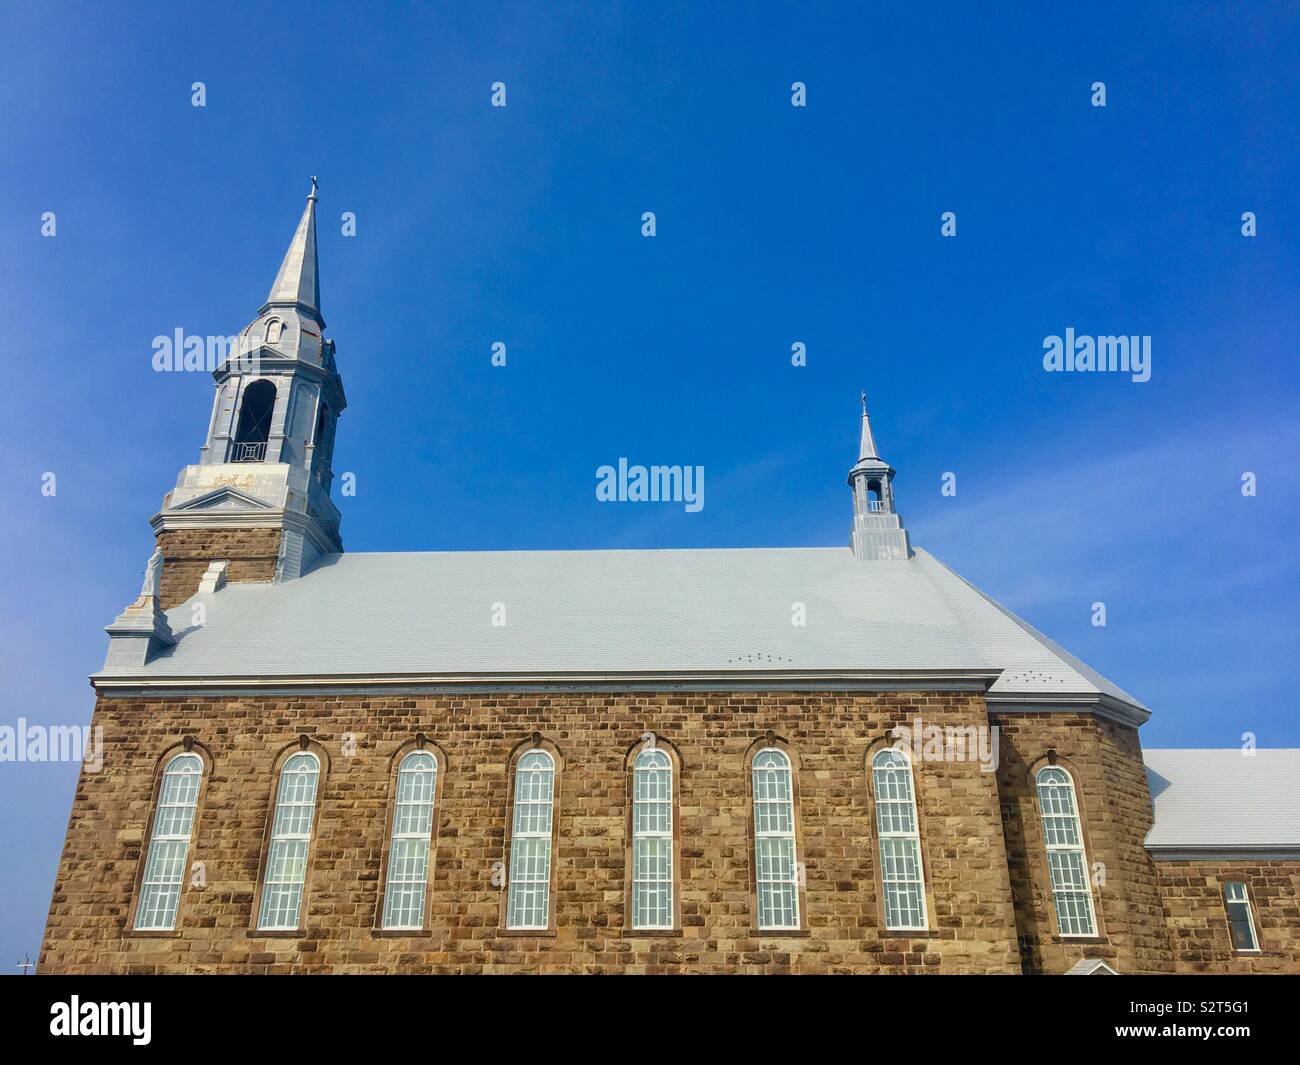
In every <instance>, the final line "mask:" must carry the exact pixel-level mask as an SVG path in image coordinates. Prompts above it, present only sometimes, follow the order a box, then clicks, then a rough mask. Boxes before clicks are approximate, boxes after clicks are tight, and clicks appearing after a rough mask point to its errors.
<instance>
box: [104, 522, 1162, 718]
mask: <svg viewBox="0 0 1300 1065" xmlns="http://www.w3.org/2000/svg"><path fill="white" fill-rule="evenodd" d="M196 602H202V603H203V604H204V606H205V610H206V619H205V622H204V624H203V625H202V626H198V627H196V626H194V624H193V616H194V611H193V605H194V603H196ZM498 603H499V604H502V605H503V607H504V611H505V622H506V623H505V625H504V626H495V625H493V624H492V622H493V611H494V609H495V607H494V604H498ZM795 603H803V604H805V606H806V611H807V624H806V626H804V627H798V626H795V625H792V624H791V616H792V609H793V605H794V604H795ZM168 621H169V623H170V625H171V628H172V631H173V633H175V634H176V636H177V643H176V646H175V647H174V648H170V649H168V650H166V651H164V652H163V653H161V654H160V655H158V656H157V657H155V658H153V659H152V660H151V661H150V662H149V663H148V664H147V665H146V666H144V667H142V670H141V671H140V672H137V673H133V674H132V675H133V676H139V677H142V678H157V679H163V678H202V679H211V678H219V677H229V678H234V677H250V678H274V677H299V678H301V677H324V678H329V677H340V676H347V677H358V676H365V677H374V676H386V677H396V676H412V677H420V678H424V679H428V678H433V677H438V676H447V677H454V678H456V679H461V680H463V679H465V678H467V677H483V678H504V679H511V678H537V677H543V676H545V677H556V676H560V677H561V678H563V677H567V676H573V677H575V678H579V677H585V678H590V677H592V676H600V677H607V678H610V679H615V680H616V679H618V678H624V677H631V676H654V675H667V674H672V675H674V676H683V675H686V676H687V677H689V676H690V675H705V674H708V675H713V676H714V677H716V676H717V675H719V674H724V675H736V676H740V675H746V676H753V675H755V674H757V675H759V676H758V678H757V679H758V680H760V681H761V679H762V676H764V675H771V676H775V675H778V674H800V675H812V674H816V673H822V674H836V675H837V676H841V675H846V674H851V675H853V676H858V675H861V676H862V677H863V678H865V679H869V675H870V674H873V673H874V674H898V673H906V672H909V671H918V672H925V671H930V672H938V671H946V672H960V671H970V672H972V673H978V672H981V671H982V672H983V673H985V674H986V675H987V674H989V673H996V672H997V671H1001V673H1000V675H999V676H998V678H997V680H996V681H995V683H994V684H993V685H992V688H991V689H990V694H991V695H994V696H997V695H1003V696H1007V697H1009V698H1012V699H1014V698H1021V697H1023V698H1029V699H1032V700H1039V699H1041V700H1043V701H1049V702H1050V701H1066V700H1069V699H1073V698H1076V697H1078V698H1081V699H1083V700H1089V701H1093V702H1096V701H1098V699H1099V697H1100V698H1101V699H1102V700H1103V701H1104V700H1110V701H1112V702H1113V703H1115V704H1120V709H1121V710H1126V709H1127V710H1129V711H1132V712H1136V713H1137V714H1139V715H1140V716H1145V714H1146V711H1145V708H1143V707H1142V706H1141V704H1140V703H1138V702H1137V701H1136V700H1135V699H1134V698H1133V697H1132V696H1130V695H1128V694H1127V693H1125V692H1124V691H1123V690H1122V689H1120V688H1118V687H1116V686H1115V685H1114V684H1111V683H1110V682H1109V681H1107V680H1106V679H1105V678H1103V677H1101V676H1100V675H1099V674H1097V673H1095V672H1093V671H1092V670H1090V669H1088V667H1086V666H1084V665H1083V664H1082V663H1081V662H1079V661H1078V660H1077V659H1075V658H1073V657H1072V656H1070V655H1068V654H1067V653H1066V652H1064V651H1063V650H1061V649H1060V648H1059V647H1057V646H1056V645H1055V644H1053V643H1052V642H1051V641H1049V640H1047V639H1046V638H1045V637H1043V636H1041V635H1040V634H1038V633H1036V632H1035V631H1034V630H1033V629H1031V628H1030V627H1029V626H1027V625H1025V624H1024V623H1023V622H1021V621H1019V620H1018V619H1016V618H1015V617H1014V616H1013V615H1012V614H1011V613H1010V612H1008V611H1006V610H1004V609H1003V608H1002V607H1000V606H998V604H996V603H994V602H993V601H992V600H990V599H988V598H987V597H985V596H984V595H983V594H982V593H980V592H979V591H977V590H976V589H975V588H973V587H971V586H970V585H969V584H967V583H966V582H965V581H963V580H962V579H961V578H959V577H957V576H956V575H955V574H954V573H953V572H952V571H951V570H949V569H948V568H947V567H945V566H944V565H942V564H941V563H939V562H938V561H936V560H935V559H934V558H932V557H930V556H929V555H927V554H925V553H924V552H917V553H916V556H915V557H914V558H911V559H908V560H906V561H879V562H877V561H860V560H857V559H855V558H854V557H853V555H852V552H851V551H850V550H849V549H848V548H783V549H767V548H763V549H741V550H734V549H733V550H662V551H500V552H477V551H473V552H440V553H379V554H360V553H353V554H342V555H334V556H329V557H327V558H325V559H324V560H323V561H322V562H321V563H320V564H318V565H317V566H316V567H315V568H313V569H312V570H311V571H310V572H309V573H307V574H306V575H304V576H303V577H300V578H299V579H297V580H292V581H284V582H281V583H278V584H233V585H228V586H226V587H224V588H222V589H221V590H220V591H217V592H215V593H211V594H200V595H196V596H195V597H194V599H192V600H191V601H190V602H189V603H187V604H183V605H181V606H178V607H176V608H174V609H172V610H171V611H170V612H169V613H168ZM96 676H97V678H113V677H115V676H119V674H114V673H100V674H97V675H96Z"/></svg>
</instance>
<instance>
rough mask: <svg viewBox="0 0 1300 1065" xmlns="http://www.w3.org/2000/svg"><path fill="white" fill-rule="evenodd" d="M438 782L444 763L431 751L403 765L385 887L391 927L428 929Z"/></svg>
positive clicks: (412, 755)
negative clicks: (426, 904) (426, 917)
mask: <svg viewBox="0 0 1300 1065" xmlns="http://www.w3.org/2000/svg"><path fill="white" fill-rule="evenodd" d="M437 779H438V762H437V760H436V759H435V758H434V757H433V755H431V754H429V752H428V751H412V752H411V753H410V754H408V755H407V756H406V757H405V758H403V759H402V761H401V764H400V765H399V766H398V769H397V802H396V803H395V805H394V808H393V834H392V838H391V839H390V841H389V847H388V882H387V885H386V886H385V888H384V927H385V928H389V929H419V928H423V927H424V899H425V892H426V890H427V888H428V883H429V844H430V839H431V837H432V835H433V797H434V795H435V793H436V792H435V788H434V785H435V784H436V783H437Z"/></svg>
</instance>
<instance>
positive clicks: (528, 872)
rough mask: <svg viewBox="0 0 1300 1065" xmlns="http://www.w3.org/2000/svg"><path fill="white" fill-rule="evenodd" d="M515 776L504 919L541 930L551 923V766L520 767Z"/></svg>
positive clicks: (517, 926)
mask: <svg viewBox="0 0 1300 1065" xmlns="http://www.w3.org/2000/svg"><path fill="white" fill-rule="evenodd" d="M515 777H516V778H515V808H514V813H513V817H514V824H513V825H512V828H511V837H510V838H511V845H510V889H509V892H508V897H507V902H506V907H507V911H508V912H507V920H506V923H507V926H508V927H510V928H515V929H522V930H535V931H540V930H544V929H545V928H546V927H547V926H548V925H549V924H550V887H551V835H552V829H551V823H552V820H553V817H554V807H553V803H554V797H555V794H554V788H555V779H554V770H553V768H551V767H549V766H548V767H546V768H522V767H521V768H520V769H519V770H518V771H517V772H516V775H515Z"/></svg>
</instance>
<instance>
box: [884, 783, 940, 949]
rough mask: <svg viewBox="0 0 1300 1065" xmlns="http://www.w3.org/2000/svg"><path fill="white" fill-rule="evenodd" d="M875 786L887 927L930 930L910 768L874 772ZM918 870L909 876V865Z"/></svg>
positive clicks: (912, 930) (904, 929)
mask: <svg viewBox="0 0 1300 1065" xmlns="http://www.w3.org/2000/svg"><path fill="white" fill-rule="evenodd" d="M872 773H873V776H874V778H875V784H876V788H875V790H876V834H877V836H878V837H879V840H880V882H881V885H882V887H883V888H884V892H885V927H886V928H887V929H888V930H890V931H909V932H920V931H924V930H925V929H926V928H928V927H929V925H928V919H927V914H926V905H925V874H924V871H923V869H922V866H921V833H920V825H919V823H918V820H917V810H916V797H915V794H914V793H913V791H912V770H911V766H910V765H909V766H898V765H891V766H888V767H878V768H874V769H873V770H872ZM907 865H910V866H911V867H912V868H914V869H915V875H914V876H909V875H907V869H906V866H907Z"/></svg>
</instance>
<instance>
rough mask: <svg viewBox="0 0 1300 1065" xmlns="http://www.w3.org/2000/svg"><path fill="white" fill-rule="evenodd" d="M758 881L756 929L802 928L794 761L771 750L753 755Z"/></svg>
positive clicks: (756, 877)
mask: <svg viewBox="0 0 1300 1065" xmlns="http://www.w3.org/2000/svg"><path fill="white" fill-rule="evenodd" d="M750 769H751V774H752V778H753V782H754V880H755V883H756V886H757V888H758V927H759V928H761V929H769V928H798V927H799V880H798V863H797V858H796V851H795V837H794V782H793V778H792V775H791V772H790V759H789V758H788V757H786V754H785V752H784V751H781V750H778V749H777V748H775V747H769V748H766V749H764V750H761V751H759V752H758V753H757V754H756V755H754V761H753V764H752V765H751V767H750Z"/></svg>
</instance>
